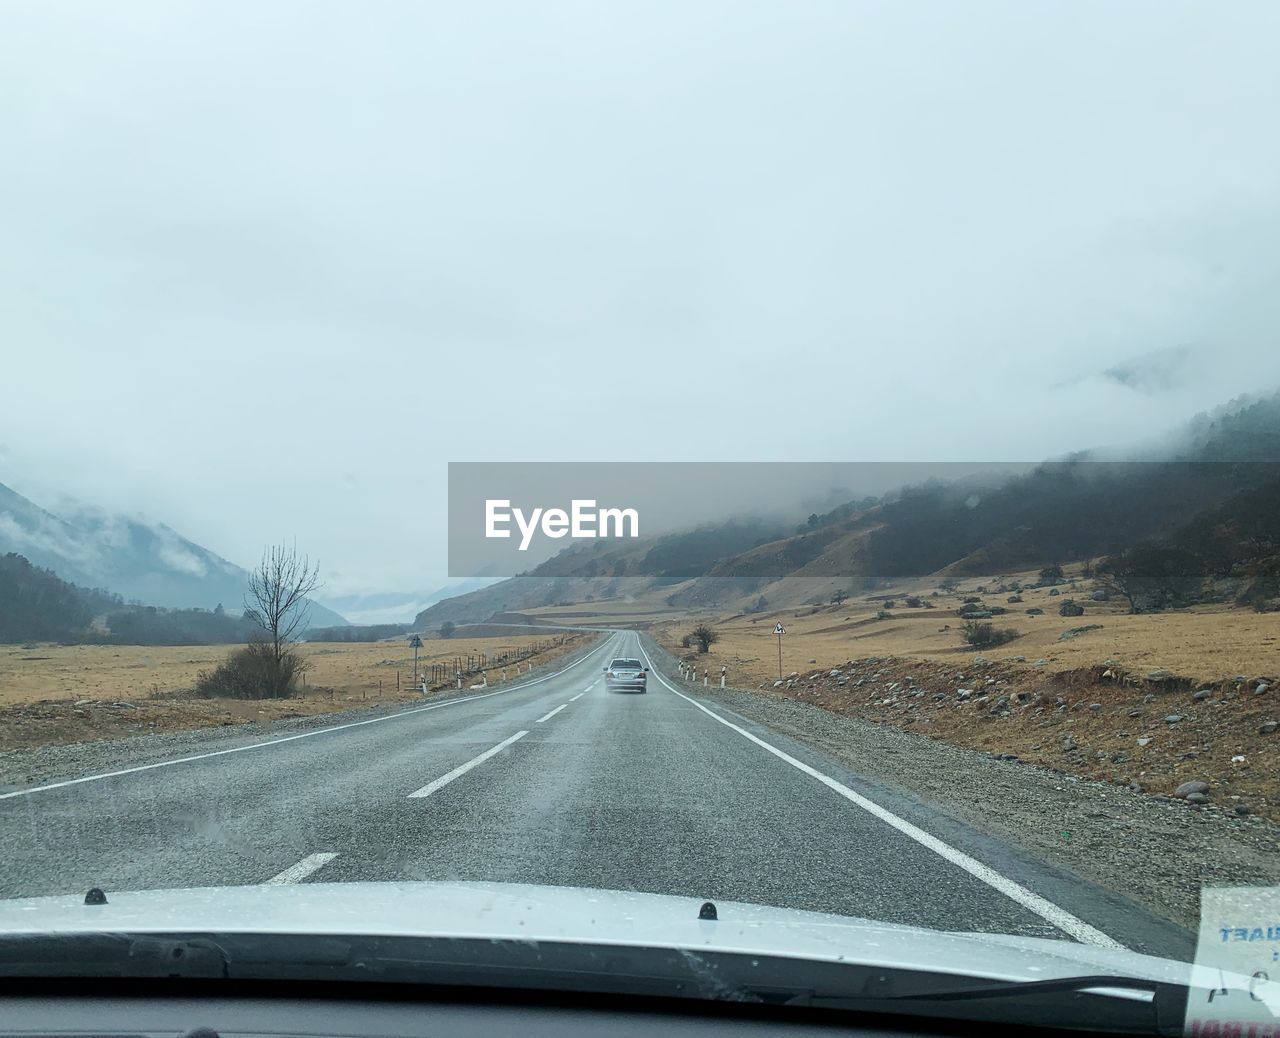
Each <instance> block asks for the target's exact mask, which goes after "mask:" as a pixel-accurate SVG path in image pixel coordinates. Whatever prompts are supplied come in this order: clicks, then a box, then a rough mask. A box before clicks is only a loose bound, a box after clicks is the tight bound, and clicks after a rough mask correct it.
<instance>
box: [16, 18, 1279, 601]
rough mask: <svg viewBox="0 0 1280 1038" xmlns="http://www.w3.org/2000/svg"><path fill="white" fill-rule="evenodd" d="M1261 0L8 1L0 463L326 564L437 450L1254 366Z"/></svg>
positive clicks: (410, 523)
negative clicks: (296, 550)
mask: <svg viewBox="0 0 1280 1038" xmlns="http://www.w3.org/2000/svg"><path fill="white" fill-rule="evenodd" d="M1278 38H1280V4H1276V3H1274V2H1272V0H1263V2H1257V3H1249V2H1244V0H1233V2H1231V3H1229V4H1221V3H1217V2H1204V3H1194V4H1188V3H1176V2H1171V0H1158V2H1157V0H1153V2H1148V3H1136V2H1129V3H1122V2H1116V0H1105V2H1099V3H1086V2H1082V0H1071V2H1064V3H1057V4H1055V3H1049V2H1043V3H1040V2H1037V3H1027V2H1026V0H1012V2H1009V3H986V2H984V3H977V2H956V3H948V2H941V0H939V2H931V3H913V2H907V0H886V2H884V3H871V2H856V0H836V2H832V3H819V2H796V0H786V2H782V0H777V2H773V3H748V2H743V0H731V2H723V3H721V2H689V0H676V2H671V3H660V2H656V0H643V2H637V3H631V4H622V3H613V2H592V3H586V2H583V3H562V2H553V0H539V2H538V3H525V2H514V0H513V2H510V3H501V4H494V3H485V2H468V3H453V2H450V3H423V2H420V0H409V2H404V3H391V2H383V3H378V2H362V3H343V4H337V3H334V4H325V3H288V2H283V0H270V2H266V3H263V2H259V0H253V2H244V3H239V2H233V0H215V2H210V3H203V4H198V3H181V2H173V0H164V2H156V3H142V2H136V0H127V2H123V3H111V4H106V3H103V4H89V3H83V2H80V0H75V2H58V0H30V2H20V0H5V2H4V3H3V4H2V5H0V139H2V140H3V157H2V158H0V274H2V275H3V276H2V277H0V322H3V323H2V325H0V336H2V337H3V342H4V346H3V365H2V366H0V482H4V483H8V484H10V485H12V486H13V487H14V488H15V489H18V490H19V491H22V492H24V493H26V494H28V496H31V497H33V498H35V499H36V500H37V501H39V502H40V503H42V504H46V505H54V506H56V505H57V503H58V499H59V498H60V497H61V496H63V495H69V496H72V497H75V498H79V499H83V500H87V501H90V502H92V503H94V504H98V505H102V506H105V507H108V508H112V509H120V510H124V511H128V512H140V513H143V514H145V515H147V516H149V517H151V518H154V519H159V520H163V521H165V522H167V523H169V524H170V525H171V526H173V527H175V528H176V529H177V530H179V531H180V532H181V533H183V534H185V535H186V536H188V537H190V538H192V539H193V540H196V541H198V542H200V543H202V544H204V545H205V546H207V547H209V548H211V549H213V550H215V551H217V552H219V553H220V554H222V555H224V556H226V557H228V558H230V559H232V560H233V561H236V562H239V563H241V564H248V563H252V562H253V561H254V560H256V558H257V556H258V554H259V552H260V549H261V546H262V544H263V543H264V542H265V541H269V540H274V539H278V538H280V537H289V538H294V537H296V539H297V541H298V544H299V547H303V548H305V549H307V550H308V551H310V552H311V554H312V555H313V556H319V558H320V559H321V562H322V564H323V567H324V571H325V572H324V576H325V577H326V579H327V582H328V590H329V591H330V592H331V593H343V592H354V591H364V590H393V589H409V588H421V587H429V586H433V585H434V584H436V583H438V582H439V581H440V579H441V578H442V577H443V575H444V573H445V568H446V565H445V542H444V533H445V518H446V516H445V465H446V463H447V462H448V461H450V460H454V461H461V460H467V461H478V460H563V461H571V460H606V461H607V460H614V459H618V460H622V459H627V460H645V461H650V460H723V459H735V460H771V461H773V460H790V459H796V460H801V459H803V460H815V461H843V460H871V459H893V460H975V459H976V460H985V459H1002V460H1030V459H1036V458H1040V457H1043V456H1046V455H1052V454H1056V453H1061V452H1064V451H1067V450H1071V449H1075V448H1080V447H1086V446H1090V445H1096V444H1110V443H1121V442H1128V441H1130V440H1133V439H1137V438H1148V437H1151V436H1155V435H1158V434H1159V433H1160V432H1162V431H1164V430H1167V429H1169V428H1170V427H1172V426H1174V425H1176V424H1177V423H1179V422H1181V421H1183V420H1185V419H1186V418H1188V417H1189V416H1190V415H1191V414H1193V413H1194V412H1196V411H1197V410H1201V409H1204V408H1208V407H1212V406H1213V405H1215V404H1218V403H1221V402H1223V401H1225V400H1228V399H1230V398H1232V397H1234V396H1237V395H1238V394H1241V393H1244V392H1251V391H1253V392H1256V391H1262V390H1269V389H1272V388H1275V386H1276V385H1277V383H1280V348H1277V343H1276V334H1275V330H1276V328H1277V326H1278V320H1277V319H1278V318H1280V293H1276V292H1275V291H1274V283H1275V280H1276V271H1277V269H1280V219H1278V218H1277V217H1278V214H1280V210H1278V208H1277V206H1278V202H1280V199H1278V197H1277V196H1278V194H1280V135H1278V134H1277V133H1276V132H1275V126H1276V113H1277V111H1280V72H1278V71H1277V65H1276V62H1275V41H1276V39H1278Z"/></svg>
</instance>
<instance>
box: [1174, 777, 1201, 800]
mask: <svg viewBox="0 0 1280 1038" xmlns="http://www.w3.org/2000/svg"><path fill="white" fill-rule="evenodd" d="M1208 792H1209V783H1207V782H1201V781H1200V780H1198V779H1197V780H1195V781H1192V782H1184V783H1183V784H1182V785H1180V786H1179V787H1178V788H1177V789H1175V790H1174V791H1173V795H1174V796H1176V797H1177V798H1178V799H1179V800H1182V799H1184V798H1186V797H1189V796H1190V795H1191V794H1192V793H1208Z"/></svg>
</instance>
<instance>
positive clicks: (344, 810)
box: [0, 632, 1178, 954]
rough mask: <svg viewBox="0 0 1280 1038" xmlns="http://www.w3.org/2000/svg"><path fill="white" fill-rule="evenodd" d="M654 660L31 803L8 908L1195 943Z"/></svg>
mask: <svg viewBox="0 0 1280 1038" xmlns="http://www.w3.org/2000/svg"><path fill="white" fill-rule="evenodd" d="M643 653H644V649H643V647H642V645H641V642H640V639H639V637H638V635H636V634H634V633H631V632H620V633H617V634H612V635H607V636H605V637H603V638H602V639H601V641H600V643H599V644H597V645H596V646H595V647H594V648H593V649H592V650H591V651H590V652H589V653H587V654H586V655H585V656H584V657H583V658H581V659H580V660H579V661H577V662H575V663H573V664H571V665H567V666H566V667H564V668H563V669H562V670H561V671H560V672H558V673H555V674H552V675H548V676H547V677H544V678H541V679H538V680H536V681H534V682H531V683H529V684H527V685H525V686H522V687H517V688H513V689H509V690H498V691H495V692H492V693H488V694H485V695H480V696H464V697H460V698H458V699H455V700H453V701H451V702H447V703H438V704H433V705H431V706H430V707H427V708H421V707H420V708H416V709H415V710H413V711H406V712H402V713H400V714H397V715H393V716H391V717H387V718H384V719H380V720H378V721H377V722H372V723H363V724H356V725H336V726H334V727H332V728H330V729H326V730H321V731H318V732H308V733H302V734H301V735H299V736H293V737H289V738H285V739H276V740H264V742H263V743H260V744H257V745H256V746H253V747H248V748H245V749H244V750H242V751H241V750H237V751H236V752H231V753H221V754H207V755H193V756H192V757H191V758H190V759H186V760H183V761H181V762H178V763H173V764H168V765H165V766H161V767H150V768H145V769H138V770H132V771H127V770H126V771H122V772H121V773H119V774H114V775H110V776H106V777H98V778H93V779H91V780H89V781H81V782H76V783H70V784H62V785H58V786H56V787H53V786H51V787H46V788H40V789H34V790H28V791H17V792H15V793H13V794H8V795H6V796H5V797H4V798H3V799H0V894H3V895H4V896H23V895H34V894H50V893H76V892H83V891H84V890H85V889H87V888H88V887H90V886H94V885H98V886H102V887H104V888H106V889H108V890H110V889H113V888H114V889H138V888H147V887H185V886H213V885H226V884H242V883H264V882H282V883H286V882H289V883H300V882H308V881H326V882H334V881H361V880H443V879H462V880H489V881H504V882H523V883H539V884H553V885H558V886H579V887H596V888H609V889H620V890H639V891H651V892H655V893H665V894H681V895H689V896H694V897H707V898H712V899H716V898H720V899H728V900H739V901H750V902H758V903H763V904H771V905H779V906H783V907H794V908H804V909H813V910H818V911H828V912H836V913H840V914H844V915H851V916H860V917H866V918H871V919H877V920H884V921H887V922H895V923H909V924H915V925H920V926H927V927H934V928H938V929H947V930H980V931H988V932H1004V933H1017V934H1029V935H1036V936H1044V937H1055V938H1062V937H1068V938H1072V939H1075V940H1082V941H1088V942H1092V943H1099V944H1113V943H1119V944H1123V945H1125V946H1128V947H1132V948H1135V949H1138V950H1147V951H1152V952H1157V953H1163V954H1170V953H1172V951H1173V949H1171V948H1170V944H1171V942H1173V941H1175V940H1177V938H1178V934H1177V932H1176V931H1175V930H1174V929H1173V928H1171V927H1169V926H1167V924H1164V923H1161V922H1160V921H1159V920H1157V919H1155V918H1153V917H1151V916H1149V915H1148V914H1146V913H1144V912H1142V911H1141V910H1139V909H1137V908H1136V907H1134V906H1133V905H1131V904H1129V903H1128V902H1126V901H1124V900H1123V899H1121V898H1118V897H1116V896H1115V895H1113V894H1109V893H1107V892H1105V891H1101V890H1099V889H1097V888H1095V887H1091V886H1089V885H1087V884H1084V883H1082V882H1081V881H1079V880H1078V879H1075V878H1074V877H1071V876H1067V875H1064V874H1061V873H1058V872H1056V871H1054V870H1052V869H1050V868H1047V867H1045V866H1042V865H1040V864H1039V863H1037V862H1035V861H1030V860H1028V859H1026V858H1025V856H1022V855H1020V854H1019V853H1018V852H1017V851H1016V850H1014V849H1013V848H1009V847H1007V846H1004V845H1001V844H998V843H995V842H993V841H991V840H989V839H987V838H985V837H984V836H983V835H982V834H980V833H973V832H968V831H966V830H964V829H963V827H960V826H958V825H957V823H956V822H955V821H954V819H943V818H942V817H941V816H939V815H936V814H934V813H931V811H932V809H931V808H930V806H929V805H928V804H922V803H920V802H918V801H913V800H912V799H911V798H910V797H909V796H908V795H907V794H905V793H903V792H902V791H886V790H882V789H876V788H872V787H869V786H868V785H867V784H866V783H864V782H862V781H861V780H860V778H859V776H857V775H856V774H851V773H849V772H848V771H847V770H845V769H843V768H841V767H840V766H839V765H837V764H835V763H833V762H831V761H830V760H827V759H825V758H823V757H822V756H821V755H819V754H816V753H815V752H814V751H811V750H809V749H808V748H807V747H803V746H798V745H796V744H794V743H792V742H789V741H788V740H787V739H785V738H784V737H782V736H780V735H777V734H776V733H772V732H769V731H767V730H762V729H761V728H759V726H756V725H752V724H750V723H748V722H746V721H744V720H742V719H741V718H737V717H734V716H732V715H730V714H729V713H727V712H726V711H725V710H724V709H723V708H722V707H719V706H717V705H715V704H714V703H711V702H709V701H703V700H701V699H699V698H698V697H697V696H696V695H691V694H689V693H687V692H685V691H683V690H681V689H680V688H678V687H677V684H676V682H674V681H672V680H670V678H669V676H667V677H664V676H663V675H662V674H661V673H659V672H657V671H656V670H654V671H653V672H651V675H650V682H649V692H648V693H647V694H645V695H638V694H620V693H610V692H607V691H606V690H605V687H604V682H603V680H601V679H602V677H603V674H602V671H603V669H604V665H605V663H607V661H608V660H609V659H610V658H611V657H612V656H616V655H624V656H641V655H642V654H643ZM932 821H938V822H940V823H943V822H945V824H940V825H932V824H931V822H932ZM943 831H945V833H946V838H945V839H943V838H942V837H940V836H939V835H938V833H939V832H943Z"/></svg>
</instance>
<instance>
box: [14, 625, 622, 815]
mask: <svg viewBox="0 0 1280 1038" xmlns="http://www.w3.org/2000/svg"><path fill="white" fill-rule="evenodd" d="M611 642H612V639H606V640H605V641H604V642H602V643H601V644H600V645H597V646H596V647H595V648H594V649H592V650H591V651H590V652H588V653H587V654H586V655H585V656H581V657H579V658H578V659H577V660H575V661H574V662H573V663H570V664H569V665H568V666H567V667H564V668H563V669H561V670H557V671H556V672H555V673H554V674H544V675H543V676H542V677H540V678H534V679H533V680H532V681H526V682H525V683H524V684H522V685H512V686H511V687H510V688H500V689H498V690H497V691H496V692H482V693H480V694H479V695H476V696H459V697H458V698H457V699H450V700H449V701H448V702H445V703H432V704H431V705H430V706H415V707H412V708H410V709H408V710H400V711H398V712H396V713H394V714H387V715H385V716H383V717H371V718H369V719H368V720H365V721H352V722H350V723H349V724H335V725H330V726H329V727H328V728H317V729H316V730H315V731H314V732H299V733H298V734H297V735H285V736H282V737H280V738H279V739H264V740H263V741H262V742H254V743H250V744H249V745H247V746H232V747H231V748H230V749H226V750H212V751H210V752H209V753H195V754H192V755H191V756H190V757H177V758H175V759H174V760H162V761H157V762H156V763H155V764H140V765H139V766H138V767H136V768H121V769H120V770H119V771H104V772H102V773H100V774H97V775H86V776H84V777H83V778H74V779H65V780H63V781H62V782H49V783H47V784H45V785H43V786H32V787H31V788H30V789H15V790H13V791H12V792H9V793H0V800H10V799H12V798H13V797H25V796H30V795H31V794H32V793H43V792H45V791H46V790H50V789H61V788H63V787H64V786H79V785H81V784H82V783H85V782H98V781H100V780H102V779H109V778H118V777H119V776H121V775H133V774H135V773H136V772H139V771H154V770H155V769H156V768H169V767H172V766H173V765H175V764H189V763H191V762H192V761H196V760H207V759H209V758H210V757H225V756H226V755H227V754H229V753H247V752H249V751H250V750H261V749H263V748H264V747H267V746H279V745H280V744H281V743H286V742H293V741H294V740H295V739H310V738H312V737H314V736H317V735H328V734H329V733H330V732H342V731H346V730H347V729H348V728H360V727H362V726H364V725H366V724H381V723H382V722H383V721H396V720H399V719H400V718H402V717H409V716H411V715H412V714H421V713H425V712H426V711H428V710H443V709H444V708H445V707H447V706H457V705H458V704H459V703H471V702H474V701H475V700H477V699H488V698H489V697H490V696H505V695H506V694H507V693H508V692H518V691H519V690H520V689H522V688H528V687H529V686H530V685H537V684H540V683H541V682H543V681H550V680H551V679H552V678H558V677H559V676H560V675H561V674H564V673H566V672H568V671H570V670H573V668H574V667H576V666H578V665H579V664H580V663H585V662H586V661H587V660H588V659H590V658H591V657H592V656H594V655H595V654H596V653H597V652H599V651H600V650H601V649H603V648H605V647H607V646H608V645H609V644H610V643H611Z"/></svg>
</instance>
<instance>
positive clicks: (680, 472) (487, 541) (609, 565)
mask: <svg viewBox="0 0 1280 1038" xmlns="http://www.w3.org/2000/svg"><path fill="white" fill-rule="evenodd" d="M1278 506H1280V465H1278V464H1277V463H1275V462H1269V461H1268V462H1256V461H1234V462H1226V461H1196V462H1185V461H1160V462H1099V461H1088V460H1070V461H1063V462H1050V463H1044V464H1030V463H1016V462H1009V463H990V462H973V463H964V462H948V463H915V462H902V463H888V462H832V463H823V462H800V463H786V462H776V463H768V462H764V463H756V462H740V463H738V462H727V463H726V462H672V463H667V462H654V463H638V462H633V463H621V464H612V463H606V462H581V463H579V462H554V463H537V462H454V463H451V464H450V465H449V575H450V576H451V577H509V576H518V575H535V576H539V577H621V578H657V579H660V580H664V581H676V580H685V579H689V578H695V577H723V578H735V579H744V580H754V581H759V580H762V579H763V580H767V579H771V578H776V577H783V576H807V577H859V578H875V577H901V576H912V575H923V574H927V573H933V572H936V571H938V570H940V569H942V568H945V567H954V566H957V565H959V566H961V567H964V566H968V567H969V568H971V569H972V570H973V571H974V572H980V571H985V572H1014V571H1016V570H1018V569H1020V568H1025V567H1028V566H1040V565H1043V564H1044V563H1045V562H1046V561H1060V562H1067V561H1071V560H1083V559H1088V558H1093V557H1098V556H1103V555H1111V554H1112V553H1116V552H1121V551H1123V552H1125V553H1126V565H1128V566H1129V568H1130V569H1131V570H1134V571H1136V572H1137V575H1138V576H1143V575H1145V574H1146V573H1147V571H1150V574H1151V575H1153V576H1156V577H1159V578H1160V579H1161V580H1162V581H1164V582H1165V583H1166V584H1169V586H1173V584H1172V583H1170V581H1171V580H1172V578H1173V577H1176V576H1180V575H1186V574H1200V573H1204V574H1208V575H1210V576H1215V575H1220V574H1221V573H1227V572H1229V571H1230V570H1231V567H1232V566H1235V565H1238V564H1240V563H1242V562H1243V563H1248V561H1249V559H1248V558H1246V556H1247V555H1248V553H1249V552H1250V551H1254V552H1255V554H1256V551H1257V550H1261V549H1259V548H1258V545H1261V544H1264V543H1270V540H1271V539H1275V538H1276V537H1277V532H1276V531H1275V530H1273V529H1272V527H1273V526H1274V525H1275V519H1274V517H1275V515H1276V513H1277V508H1278ZM1255 527H1256V528H1255ZM1242 553H1243V554H1242ZM1174 583H1176V581H1174Z"/></svg>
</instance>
